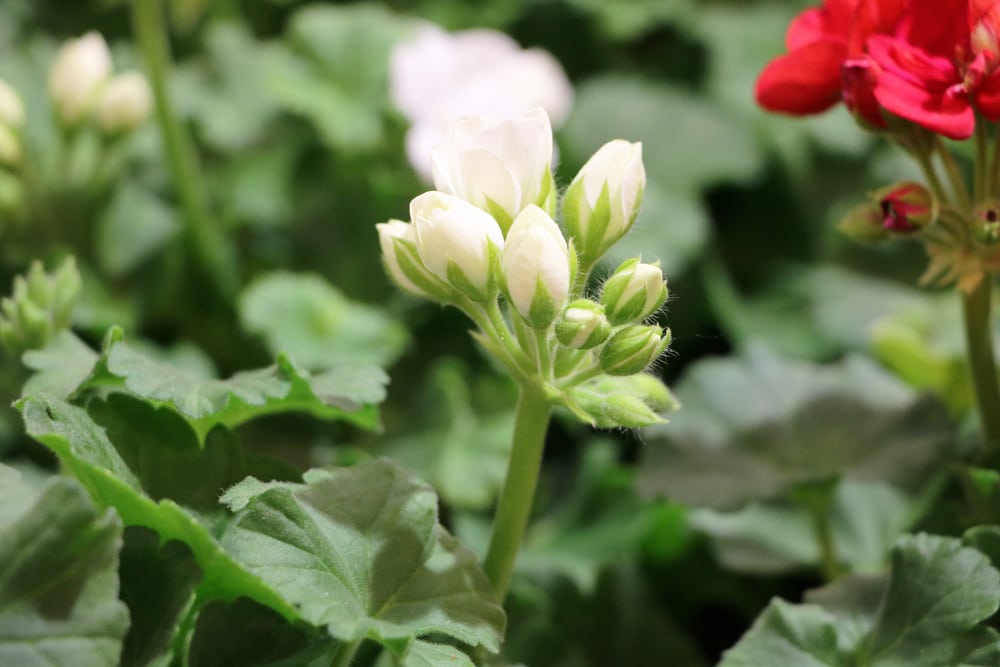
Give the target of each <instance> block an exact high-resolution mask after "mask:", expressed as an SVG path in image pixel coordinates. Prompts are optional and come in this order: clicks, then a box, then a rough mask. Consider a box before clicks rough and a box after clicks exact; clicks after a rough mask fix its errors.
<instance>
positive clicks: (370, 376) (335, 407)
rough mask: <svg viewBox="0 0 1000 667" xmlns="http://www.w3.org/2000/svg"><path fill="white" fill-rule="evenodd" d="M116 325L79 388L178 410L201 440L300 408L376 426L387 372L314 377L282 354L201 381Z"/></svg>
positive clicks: (361, 369) (369, 369) (350, 369)
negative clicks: (127, 338)
mask: <svg viewBox="0 0 1000 667" xmlns="http://www.w3.org/2000/svg"><path fill="white" fill-rule="evenodd" d="M121 338H122V336H121V332H120V330H115V329H112V330H111V331H110V332H109V333H108V336H107V338H106V341H105V345H104V352H103V354H102V355H101V361H100V363H99V364H98V365H97V367H96V368H95V369H94V372H93V373H92V375H91V377H90V378H88V379H87V380H86V381H85V382H84V385H83V387H84V388H93V389H101V390H104V389H108V388H110V389H116V390H120V391H124V392H127V393H129V394H131V395H133V396H135V397H137V398H140V399H143V400H145V401H148V402H150V403H151V404H153V405H167V406H170V407H171V408H172V409H174V410H176V411H177V412H178V413H180V414H181V415H183V416H184V417H185V418H186V419H187V420H188V422H189V423H190V424H191V426H192V427H193V428H194V429H195V431H196V432H197V434H198V437H199V439H200V440H202V441H204V439H205V437H206V436H207V435H208V432H209V431H211V430H212V429H213V428H214V427H216V426H219V425H222V426H226V427H227V428H233V427H236V426H239V425H240V424H242V423H244V422H246V421H249V420H251V419H254V418H256V417H262V416H265V415H270V414H275V413H279V412H306V413H308V414H311V415H313V416H315V417H319V418H321V419H344V420H346V421H349V422H351V423H353V424H356V425H358V426H361V427H363V428H369V429H371V428H376V427H377V426H378V411H377V409H376V408H375V404H376V403H378V402H380V401H381V400H382V399H383V398H384V397H385V388H384V385H385V383H386V381H387V378H386V375H385V373H384V372H383V371H382V370H381V369H378V368H375V367H373V366H342V367H338V368H335V369H331V370H329V371H326V372H324V373H320V374H318V375H312V374H310V373H309V372H308V371H305V370H303V369H302V368H300V367H299V366H297V365H296V364H295V362H294V361H292V359H291V358H289V357H288V356H286V355H284V354H279V355H278V361H277V363H276V364H275V365H274V366H269V367H268V368H262V369H259V370H254V371H245V372H242V373H237V374H236V375H234V376H232V377H231V378H229V379H228V380H216V379H210V378H209V379H206V378H203V377H199V376H197V375H194V374H192V373H190V372H188V371H186V370H182V369H180V368H176V367H174V366H171V365H168V364H166V363H163V362H161V361H158V360H155V359H152V358H150V357H148V356H146V355H144V354H141V353H140V352H138V351H137V350H135V349H134V348H132V347H130V346H129V345H127V344H126V343H125V342H124V341H122V339H121Z"/></svg>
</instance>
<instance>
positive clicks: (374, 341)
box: [239, 272, 409, 370]
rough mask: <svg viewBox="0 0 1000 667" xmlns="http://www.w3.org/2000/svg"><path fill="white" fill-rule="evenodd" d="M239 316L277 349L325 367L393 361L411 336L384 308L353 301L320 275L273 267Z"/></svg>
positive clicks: (250, 291)
mask: <svg viewBox="0 0 1000 667" xmlns="http://www.w3.org/2000/svg"><path fill="white" fill-rule="evenodd" d="M239 311H240V321H241V322H242V324H243V328H244V329H246V330H247V331H249V332H250V333H254V334H257V335H259V336H261V337H263V338H264V340H265V341H266V342H267V346H268V348H270V350H271V352H272V353H274V354H278V353H279V352H287V353H289V354H291V355H292V356H293V357H294V358H295V360H296V361H298V362H299V363H300V364H302V365H303V366H305V367H307V368H309V369H312V370H320V369H327V368H330V367H331V366H340V365H343V364H375V365H379V366H386V365H389V364H391V363H392V362H393V361H395V360H396V358H397V357H398V356H399V355H400V353H402V351H403V348H404V347H405V346H406V343H407V340H408V338H409V336H408V335H407V332H406V329H405V328H404V327H403V325H402V324H400V323H399V322H396V321H395V320H392V319H390V318H389V317H388V316H387V315H386V314H385V313H384V312H383V311H381V310H379V309H377V308H373V307H371V306H366V305H363V304H360V303H355V302H352V301H349V300H348V299H347V298H346V297H345V296H344V295H343V294H341V293H340V291H338V290H337V289H336V288H335V287H333V285H331V284H329V283H328V282H327V281H326V280H324V279H323V278H322V277H321V276H319V275H316V274H311V273H306V274H295V273H288V272H276V273H268V274H265V275H263V276H260V277H258V278H257V279H256V280H254V282H253V283H251V284H250V286H249V287H247V288H246V290H245V291H244V292H243V294H242V295H241V296H240V303H239Z"/></svg>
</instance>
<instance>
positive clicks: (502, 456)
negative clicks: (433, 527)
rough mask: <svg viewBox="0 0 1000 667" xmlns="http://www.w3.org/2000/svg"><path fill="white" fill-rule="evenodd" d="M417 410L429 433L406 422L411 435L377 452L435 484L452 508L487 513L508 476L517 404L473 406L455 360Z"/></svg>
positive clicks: (437, 372) (435, 376) (441, 369)
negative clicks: (483, 408) (491, 408)
mask: <svg viewBox="0 0 1000 667" xmlns="http://www.w3.org/2000/svg"><path fill="white" fill-rule="evenodd" d="M428 385H429V386H428V388H427V390H426V391H425V392H422V393H421V395H420V396H417V397H415V398H416V399H417V401H418V404H417V409H418V410H419V411H420V413H421V414H423V415H428V416H429V419H428V421H429V423H428V424H427V427H426V429H424V430H419V429H418V426H419V425H415V424H413V423H412V422H410V421H408V422H407V427H408V429H409V430H408V433H407V435H402V436H400V437H397V438H394V439H392V440H389V441H388V442H386V443H384V445H382V446H381V447H380V448H379V452H380V453H382V454H384V455H386V456H388V457H390V458H391V459H393V460H394V461H398V462H399V463H401V464H402V465H404V466H406V467H408V468H411V469H412V470H414V471H415V472H416V473H417V474H419V475H420V477H421V478H422V479H426V480H427V481H429V482H430V483H431V485H432V486H433V487H434V489H435V490H436V491H437V492H438V495H439V496H440V497H441V499H442V500H443V501H444V502H446V503H447V504H448V505H449V506H450V507H454V508H466V509H479V510H486V509H489V508H490V507H491V506H492V504H493V503H494V502H495V501H496V498H497V495H498V494H499V493H500V487H501V486H502V485H503V480H504V475H505V474H506V472H507V460H508V458H509V454H510V434H511V433H512V432H513V428H514V412H513V404H512V403H506V404H504V403H503V402H502V399H501V400H500V404H499V405H494V407H496V408H497V411H496V412H492V413H490V414H485V415H484V414H481V413H480V412H478V411H476V409H475V408H474V407H473V405H472V398H473V388H472V387H471V386H470V384H469V383H468V382H466V379H465V377H464V372H463V369H462V367H461V366H460V365H459V364H458V363H457V362H453V361H451V360H448V361H445V362H442V363H440V364H438V365H437V366H436V367H435V368H434V369H433V371H432V372H431V375H430V378H429V381H428Z"/></svg>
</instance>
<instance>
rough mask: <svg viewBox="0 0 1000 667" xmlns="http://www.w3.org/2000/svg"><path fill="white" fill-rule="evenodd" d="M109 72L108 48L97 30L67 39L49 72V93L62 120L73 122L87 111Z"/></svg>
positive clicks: (82, 116)
mask: <svg viewBox="0 0 1000 667" xmlns="http://www.w3.org/2000/svg"><path fill="white" fill-rule="evenodd" d="M110 76H111V52H110V51H109V50H108V45H107V43H106V42H105V41H104V38H103V37H101V35H100V34H99V33H96V32H88V33H87V34H86V35H84V36H83V37H80V38H77V39H71V40H68V41H67V42H66V43H65V44H63V46H62V48H61V49H60V50H59V54H58V55H57V56H56V61H55V64H54V65H53V66H52V70H51V71H50V72H49V94H50V95H52V99H53V101H54V102H55V106H56V111H57V112H58V113H59V117H60V118H61V119H62V120H63V122H65V123H67V124H75V123H78V122H79V121H81V120H82V119H83V118H84V116H86V115H87V114H89V113H90V112H91V110H92V109H93V107H94V104H95V103H96V102H97V98H98V96H99V94H100V91H101V88H102V87H103V86H104V83H105V82H106V81H107V80H108V77H110Z"/></svg>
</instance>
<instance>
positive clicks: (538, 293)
mask: <svg viewBox="0 0 1000 667" xmlns="http://www.w3.org/2000/svg"><path fill="white" fill-rule="evenodd" d="M501 266H502V267H503V274H504V277H505V280H506V285H507V294H508V296H509V297H510V301H511V303H512V304H513V305H514V308H516V309H517V312H519V313H520V314H521V316H522V317H523V318H524V319H525V320H527V321H528V323H529V324H531V326H533V327H535V328H536V329H544V328H546V327H548V326H549V325H550V324H552V321H553V320H554V319H555V318H556V315H557V314H558V313H559V311H560V310H562V307H563V306H564V305H566V299H567V298H568V297H569V286H570V279H571V277H572V276H571V268H570V267H571V263H570V255H569V248H568V247H567V245H566V239H565V238H563V235H562V232H561V231H560V230H559V225H557V224H556V223H555V222H554V221H553V220H552V218H550V217H549V214H548V213H546V212H545V211H543V210H542V209H540V208H538V207H537V206H535V205H534V204H531V205H529V206H528V207H527V208H526V209H524V210H523V211H522V212H521V213H520V214H519V215H518V216H517V218H515V219H514V223H513V224H512V225H511V226H510V231H509V232H508V233H507V241H506V244H505V246H504V251H503V259H502V260H501Z"/></svg>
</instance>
